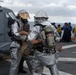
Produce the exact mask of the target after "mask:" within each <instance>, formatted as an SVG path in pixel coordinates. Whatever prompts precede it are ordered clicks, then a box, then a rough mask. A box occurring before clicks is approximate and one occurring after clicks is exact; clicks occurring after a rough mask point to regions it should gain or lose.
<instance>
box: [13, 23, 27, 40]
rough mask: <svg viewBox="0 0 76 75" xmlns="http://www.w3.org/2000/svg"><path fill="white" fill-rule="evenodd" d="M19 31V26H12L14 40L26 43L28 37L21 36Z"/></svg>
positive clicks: (15, 24)
mask: <svg viewBox="0 0 76 75" xmlns="http://www.w3.org/2000/svg"><path fill="white" fill-rule="evenodd" d="M18 30H19V27H18V24H17V23H16V22H15V23H14V24H13V25H12V32H13V34H14V38H16V39H18V40H22V41H24V40H25V39H26V36H25V35H19V31H18Z"/></svg>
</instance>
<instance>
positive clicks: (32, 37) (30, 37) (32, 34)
mask: <svg viewBox="0 0 76 75" xmlns="http://www.w3.org/2000/svg"><path fill="white" fill-rule="evenodd" d="M39 32H40V27H39V26H35V27H33V28H32V30H31V32H30V33H29V35H28V40H29V41H31V40H35V39H36V38H37V35H38V33H39Z"/></svg>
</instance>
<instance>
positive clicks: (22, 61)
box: [18, 57, 24, 71]
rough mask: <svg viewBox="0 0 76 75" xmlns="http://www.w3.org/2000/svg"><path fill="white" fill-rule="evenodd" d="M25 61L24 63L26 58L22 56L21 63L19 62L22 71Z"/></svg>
mask: <svg viewBox="0 0 76 75" xmlns="http://www.w3.org/2000/svg"><path fill="white" fill-rule="evenodd" d="M23 63H24V58H23V57H22V58H21V61H20V64H19V69H18V71H22V70H23Z"/></svg>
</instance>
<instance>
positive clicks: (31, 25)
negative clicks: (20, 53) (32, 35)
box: [29, 21, 76, 29]
mask: <svg viewBox="0 0 76 75" xmlns="http://www.w3.org/2000/svg"><path fill="white" fill-rule="evenodd" d="M29 24H30V29H31V28H32V27H33V25H34V22H33V21H30V22H29ZM58 24H60V25H61V27H63V25H64V23H56V26H57V25H58ZM71 26H72V27H73V28H74V26H76V24H71Z"/></svg>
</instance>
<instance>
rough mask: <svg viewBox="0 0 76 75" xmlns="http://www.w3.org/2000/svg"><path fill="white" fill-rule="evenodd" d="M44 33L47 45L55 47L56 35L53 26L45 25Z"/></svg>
mask: <svg viewBox="0 0 76 75" xmlns="http://www.w3.org/2000/svg"><path fill="white" fill-rule="evenodd" d="M42 35H43V37H44V39H45V42H46V45H47V46H48V47H49V48H50V49H52V48H55V36H54V30H53V28H52V27H51V26H45V27H44V29H43V31H42Z"/></svg>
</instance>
